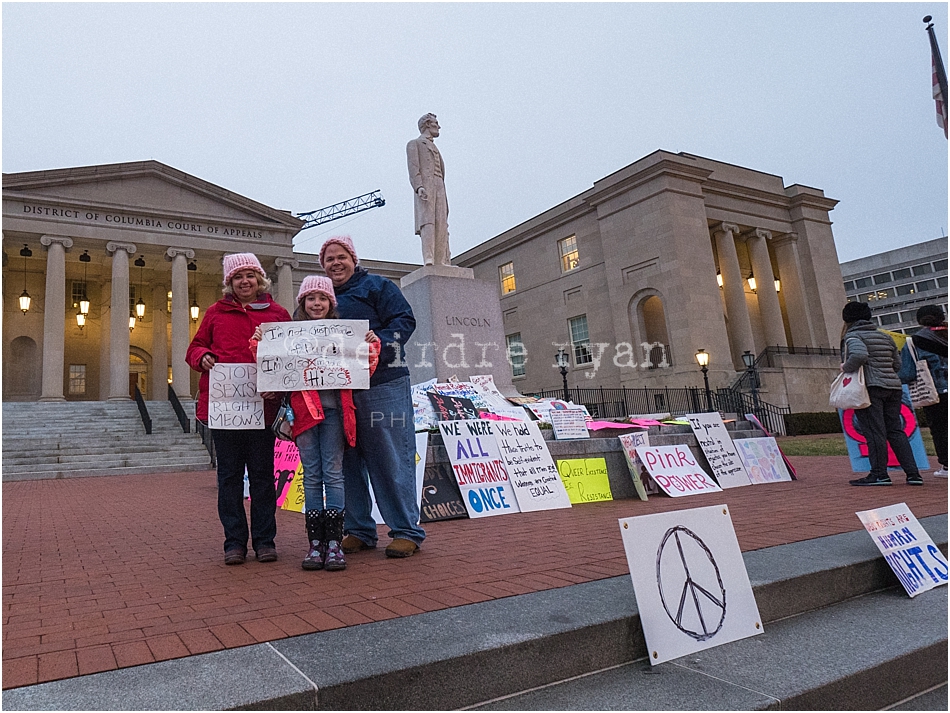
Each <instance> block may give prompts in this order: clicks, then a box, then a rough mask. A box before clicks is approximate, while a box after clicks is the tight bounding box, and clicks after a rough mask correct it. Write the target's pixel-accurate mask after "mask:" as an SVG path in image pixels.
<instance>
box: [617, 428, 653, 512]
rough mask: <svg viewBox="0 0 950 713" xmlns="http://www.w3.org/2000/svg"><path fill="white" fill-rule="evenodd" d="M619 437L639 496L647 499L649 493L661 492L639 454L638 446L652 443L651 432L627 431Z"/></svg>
mask: <svg viewBox="0 0 950 713" xmlns="http://www.w3.org/2000/svg"><path fill="white" fill-rule="evenodd" d="M617 438H619V439H620V445H621V447H622V448H623V457H624V459H625V460H626V461H627V469H628V470H629V471H630V477H631V478H632V479H633V487H634V488H636V490H637V497H638V498H640V499H641V500H646V499H647V493H651V494H652V493H658V492H660V491H659V488H657V485H656V483H655V482H654V481H653V479H652V478H651V477H650V472H649V471H648V470H647V469H646V466H645V465H643V461H641V460H640V456H638V455H637V446H648V445H650V436H649V434H648V433H647V432H646V431H640V432H639V433H625V434H623V435H622V436H617Z"/></svg>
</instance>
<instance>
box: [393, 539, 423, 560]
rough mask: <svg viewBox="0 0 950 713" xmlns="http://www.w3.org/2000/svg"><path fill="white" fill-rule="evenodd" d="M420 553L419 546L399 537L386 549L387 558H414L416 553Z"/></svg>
mask: <svg viewBox="0 0 950 713" xmlns="http://www.w3.org/2000/svg"><path fill="white" fill-rule="evenodd" d="M418 551H419V545H417V544H416V543H415V542H413V541H412V540H406V539H403V538H402V537H397V538H396V539H395V540H393V541H392V542H390V543H389V547H387V548H386V556H387V557H412V556H413V555H414V554H415V553H416V552H418Z"/></svg>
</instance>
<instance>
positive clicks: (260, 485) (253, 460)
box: [185, 253, 290, 565]
mask: <svg viewBox="0 0 950 713" xmlns="http://www.w3.org/2000/svg"><path fill="white" fill-rule="evenodd" d="M270 284H271V283H270V280H268V279H267V275H266V274H265V273H264V268H262V267H261V263H260V261H259V260H258V259H257V257H256V256H255V255H253V254H251V253H236V254H234V255H225V256H224V297H222V298H221V299H220V300H218V301H217V302H215V303H214V304H213V305H211V306H210V307H209V308H208V311H207V312H205V316H204V319H203V320H202V321H201V326H200V327H198V332H197V333H196V334H195V338H194V339H192V340H191V344H190V345H189V347H188V352H187V353H186V355H185V360H186V361H187V362H188V365H189V366H190V367H191V368H192V369H194V370H195V371H200V372H201V379H200V380H199V381H198V404H197V407H196V409H195V416H196V417H197V418H198V420H199V421H201V422H202V423H206V422H207V420H208V380H209V379H208V372H210V371H211V368H212V367H213V366H214V365H215V364H216V363H218V362H221V363H222V364H252V363H254V355H253V354H252V353H251V349H250V344H249V340H250V338H251V336H252V335H253V334H254V329H255V327H257V326H258V325H260V324H262V323H264V322H289V321H290V315H289V314H288V313H287V310H285V309H284V308H283V307H281V306H280V305H279V304H277V303H276V302H274V300H273V299H272V298H271V296H270V295H269V294H267V291H268V290H269V289H270ZM278 405H279V404H278V403H277V402H276V399H275V398H273V397H271V398H265V400H264V428H257V429H244V430H228V429H222V428H214V425H213V424H212V428H211V437H212V440H213V441H214V450H215V456H216V458H217V461H218V517H220V518H221V524H222V525H223V526H224V563H225V564H229V565H234V564H243V563H244V558H245V557H247V538H248V527H247V517H246V515H245V512H244V470H245V468H246V469H247V476H248V480H249V481H250V490H251V529H250V536H251V545H252V546H253V547H254V552H255V553H256V554H257V560H258V561H259V562H273V561H274V560H276V559H277V549H276V548H275V546H274V538H275V537H276V535H277V519H276V516H275V514H276V511H277V492H276V489H275V487H274V434H273V433H272V432H271V430H270V424H271V423H273V421H274V418H275V417H276V415H277V408H278Z"/></svg>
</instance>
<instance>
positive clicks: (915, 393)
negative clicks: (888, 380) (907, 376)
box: [907, 339, 940, 408]
mask: <svg viewBox="0 0 950 713" xmlns="http://www.w3.org/2000/svg"><path fill="white" fill-rule="evenodd" d="M907 346H908V348H909V349H910V355H911V357H912V358H913V360H914V363H915V364H916V365H917V378H916V379H914V381H912V382H911V383H909V384H908V385H907V390H908V391H910V402H911V404H913V406H914V408H923V407H924V406H933V405H934V404H939V403H940V394H938V393H937V387H936V385H935V384H934V378H933V375H932V374H931V373H930V367H929V366H928V365H927V360H926V359H918V358H917V348H916V347H915V346H914V340H913V339H908V340H907Z"/></svg>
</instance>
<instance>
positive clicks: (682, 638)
mask: <svg viewBox="0 0 950 713" xmlns="http://www.w3.org/2000/svg"><path fill="white" fill-rule="evenodd" d="M620 534H621V537H622V538H623V547H624V550H625V551H626V554H627V564H628V566H629V567H630V578H631V580H633V590H634V593H635V595H636V598H637V610H638V612H639V614H640V624H641V626H642V627H643V634H644V637H645V638H646V644H647V652H648V654H649V659H650V663H651V664H653V665H655V664H659V663H663V662H664V661H670V660H672V659H676V658H679V657H681V656H686V655H688V654H692V653H696V652H697V651H703V650H705V649H709V648H712V647H714V646H720V645H721V644H726V643H729V642H730V641H736V640H738V639H744V638H746V637H749V636H755V635H756V634H761V633H762V632H763V631H764V629H763V628H762V619H761V618H760V617H759V608H758V606H757V605H756V603H755V596H754V595H753V594H752V585H751V584H750V583H749V575H748V573H747V572H746V568H745V562H744V561H743V559H742V552H741V551H740V550H739V542H738V540H737V539H736V533H735V529H734V528H733V526H732V518H731V517H730V515H729V508H728V507H727V506H725V505H715V506H712V507H704V508H695V509H691V510H677V511H675V512H664V513H657V514H655V515H641V516H640V517H628V518H624V519H622V520H620Z"/></svg>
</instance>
